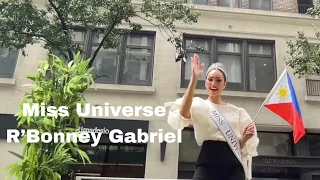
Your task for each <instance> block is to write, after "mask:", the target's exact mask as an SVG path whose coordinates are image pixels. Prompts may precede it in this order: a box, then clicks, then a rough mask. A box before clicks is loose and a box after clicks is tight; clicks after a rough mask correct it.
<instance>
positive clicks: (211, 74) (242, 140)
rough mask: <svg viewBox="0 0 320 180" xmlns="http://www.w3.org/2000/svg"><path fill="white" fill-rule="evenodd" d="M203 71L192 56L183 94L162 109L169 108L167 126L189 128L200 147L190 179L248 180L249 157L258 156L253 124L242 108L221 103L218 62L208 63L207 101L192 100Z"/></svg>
mask: <svg viewBox="0 0 320 180" xmlns="http://www.w3.org/2000/svg"><path fill="white" fill-rule="evenodd" d="M203 69H204V65H203V64H200V58H199V56H198V55H197V54H195V55H194V57H193V59H192V63H191V71H192V75H191V79H190V83H189V85H188V88H187V91H186V93H185V94H184V96H183V97H182V98H178V99H177V100H175V101H174V102H167V103H165V107H170V108H169V114H168V118H167V121H168V124H169V125H170V126H171V127H172V128H174V129H176V130H178V129H184V128H185V127H188V126H190V125H193V128H194V134H195V139H196V141H197V144H198V145H199V146H202V147H201V152H200V154H199V157H198V160H197V165H196V170H195V173H194V176H193V180H245V179H249V180H250V179H252V170H251V166H252V157H254V156H258V153H257V146H258V144H259V139H258V137H257V131H256V127H255V124H254V123H253V121H252V119H251V118H250V116H249V115H248V113H247V112H246V111H245V110H244V109H243V108H240V107H237V106H235V105H233V104H229V103H226V102H224V101H223V100H222V98H221V94H222V92H223V90H224V89H225V87H226V85H227V73H226V69H225V68H224V66H223V64H221V63H214V64H212V65H211V66H210V67H209V68H208V70H207V72H206V74H205V75H206V80H205V87H206V90H207V91H208V98H207V99H205V100H204V99H202V98H199V97H194V93H195V87H196V84H197V82H198V80H199V79H200V77H201V76H202V74H203ZM212 112H215V113H212ZM212 114H214V115H212ZM221 119H223V120H224V121H222V120H221ZM221 122H225V123H221ZM223 127H224V128H223ZM228 128H229V130H228ZM230 132H232V133H230ZM235 139H236V141H234V140H235ZM229 143H230V144H229ZM237 147H238V148H237ZM182 151H183V149H182Z"/></svg>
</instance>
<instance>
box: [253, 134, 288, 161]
mask: <svg viewBox="0 0 320 180" xmlns="http://www.w3.org/2000/svg"><path fill="white" fill-rule="evenodd" d="M258 137H259V140H260V142H259V146H258V154H259V155H262V156H292V149H291V142H292V140H291V138H290V135H289V134H287V133H271V132H258Z"/></svg>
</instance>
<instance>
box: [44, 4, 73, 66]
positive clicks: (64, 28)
mask: <svg viewBox="0 0 320 180" xmlns="http://www.w3.org/2000/svg"><path fill="white" fill-rule="evenodd" d="M48 1H49V3H50V5H51V6H52V8H53V9H54V10H55V11H56V13H57V16H58V18H59V20H60V22H61V29H62V31H63V33H64V34H65V35H66V36H68V32H67V31H68V30H67V24H66V22H65V19H64V18H63V16H62V14H61V12H60V11H59V9H58V7H57V6H56V5H55V4H54V3H53V2H52V0H48ZM67 51H68V54H69V58H70V59H69V60H72V59H73V54H72V51H71V50H70V49H69V48H68V49H67Z"/></svg>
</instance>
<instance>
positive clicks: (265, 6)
mask: <svg viewBox="0 0 320 180" xmlns="http://www.w3.org/2000/svg"><path fill="white" fill-rule="evenodd" d="M186 2H187V3H193V4H194V6H195V9H196V10H198V11H199V12H200V13H201V16H200V17H199V20H198V23H197V24H193V25H185V24H178V25H177V27H178V29H179V30H180V31H182V32H184V47H185V49H186V50H187V55H188V59H187V62H186V63H184V62H175V48H174V46H173V45H171V44H170V43H168V42H167V41H166V40H165V39H164V38H163V37H162V36H161V34H160V32H159V30H158V29H156V28H155V27H153V26H150V25H149V24H148V23H146V22H144V21H141V23H142V25H143V31H142V32H140V33H137V34H131V35H130V36H128V37H124V39H123V41H124V43H122V47H121V49H123V51H126V52H130V53H133V54H135V55H137V56H143V57H147V59H148V60H149V61H143V62H142V61H135V60H131V59H130V58H126V57H122V56H121V57H120V56H118V55H117V53H116V51H115V50H112V49H110V50H104V49H102V50H100V52H99V54H98V56H97V58H96V60H95V62H94V66H95V67H96V71H97V72H98V73H99V72H108V75H109V78H101V79H99V80H98V81H97V82H96V83H97V84H96V87H97V90H95V89H93V88H92V89H89V90H88V91H86V92H85V96H86V99H87V100H88V101H89V103H90V104H94V105H100V106H104V105H105V103H109V104H110V105H114V106H122V107H123V106H128V105H129V106H133V107H134V106H151V107H156V106H163V104H164V103H165V102H168V101H174V100H175V99H177V98H179V97H182V96H183V94H184V92H185V91H186V87H187V85H188V81H189V78H190V56H192V55H193V53H198V54H199V56H200V58H201V61H202V62H203V63H204V64H205V68H207V67H208V66H209V65H210V64H212V63H213V62H218V61H219V62H222V63H224V64H225V65H226V68H227V71H228V85H227V88H226V90H225V91H224V94H223V98H224V100H225V101H226V102H228V103H232V104H234V105H236V106H239V107H243V108H245V109H246V111H247V112H248V113H249V114H250V116H251V117H252V118H253V117H254V116H255V115H256V113H257V112H258V110H259V108H260V107H261V105H262V103H263V101H264V100H265V98H266V97H267V95H268V92H269V91H270V90H271V88H272V87H273V85H274V83H275V82H276V80H277V78H278V77H279V76H280V74H281V72H282V71H283V70H284V68H285V63H284V61H285V59H286V58H287V54H286V51H287V50H288V48H287V45H286V39H288V38H294V37H295V36H296V35H297V30H301V29H302V30H303V31H304V32H305V34H306V36H307V37H309V38H310V40H311V41H313V42H315V43H317V39H316V38H314V28H313V25H316V26H318V27H319V25H320V23H319V22H318V21H317V20H315V19H313V18H311V17H309V16H307V15H304V14H303V13H305V12H306V9H307V8H308V7H312V6H313V4H314V3H315V2H313V1H312V0H310V1H307V0H304V1H303V0H301V1H300V0H285V1H283V0H242V1H241V0H238V1H237V0H188V1H186ZM137 3H138V2H137ZM39 5H40V6H41V5H43V4H41V2H40V1H39ZM94 33H95V32H94V31H90V32H89V31H82V30H79V31H77V32H76V34H75V35H76V36H75V41H77V42H78V43H79V44H82V45H84V46H85V47H86V52H85V53H86V55H88V56H90V55H91V54H92V52H93V50H95V48H96V47H97V43H99V39H98V38H96V36H94ZM100 40H101V39H100ZM193 44H197V45H201V46H202V47H203V48H204V49H203V51H198V50H197V49H195V48H194V47H193V46H192V45H193ZM26 51H27V54H28V56H22V53H21V52H20V51H18V50H16V51H13V50H12V51H9V50H8V49H6V48H1V49H0V55H1V59H0V138H1V139H0V147H1V148H0V154H1V161H0V168H3V167H5V166H7V165H9V164H10V163H12V162H14V161H16V160H17V159H16V158H15V157H14V156H12V155H11V154H10V153H8V150H13V151H16V152H21V151H22V149H23V146H22V145H21V144H8V143H7V142H6V130H7V129H14V128H16V121H15V118H14V117H13V115H14V114H15V113H16V112H17V111H18V104H19V103H20V101H21V100H22V97H23V95H24V91H29V89H28V88H26V87H24V86H21V85H23V84H28V83H30V81H29V80H28V79H26V78H25V75H26V74H32V73H36V71H37V65H38V64H37V60H42V59H45V58H46V56H47V52H46V51H45V50H43V49H42V48H41V45H39V44H36V45H32V46H28V47H27V49H26ZM289 72H290V73H292V70H291V69H289ZM291 77H292V80H293V85H294V88H295V90H296V94H297V98H298V101H299V103H300V108H301V111H302V115H303V120H304V124H305V128H306V131H307V135H306V136H305V137H304V138H303V139H302V140H301V141H300V142H299V143H298V144H293V139H292V130H291V127H290V126H289V125H288V123H286V122H285V121H284V120H282V119H280V118H279V117H278V116H277V115H275V114H273V113H272V112H270V111H268V110H266V109H265V108H262V110H261V112H260V113H259V114H258V116H257V118H256V120H255V123H256V125H257V128H258V136H259V138H260V145H259V149H258V153H259V156H258V157H256V158H255V159H254V161H253V170H254V173H253V174H254V179H256V180H266V179H268V180H271V179H272V180H273V179H274V180H280V179H281V180H289V179H290V180H298V179H301V180H319V179H320V171H318V170H320V118H319V110H320V77H319V76H308V77H303V78H301V79H299V78H297V77H294V76H293V75H292V76H291ZM203 80H204V77H203V78H202V79H201V80H200V82H199V83H198V86H197V90H196V96H198V97H202V98H206V90H205V88H204V81H203ZM83 126H84V128H96V127H97V128H100V129H103V128H107V129H121V130H122V131H123V132H137V129H142V130H143V131H144V132H149V133H150V132H159V129H162V131H163V133H166V132H175V131H174V130H173V129H172V128H171V127H170V126H169V125H168V124H167V122H166V116H165V117H158V116H151V117H147V116H143V115H141V116H138V117H134V116H133V117H126V116H122V115H121V113H120V115H119V116H112V115H110V116H105V117H99V118H97V117H88V120H87V123H86V124H85V125H83ZM175 133H176V132H175ZM83 149H85V150H86V152H87V153H88V154H89V155H90V157H91V159H92V161H93V164H92V165H75V166H74V167H73V168H74V169H76V170H77V172H78V174H79V176H88V175H91V176H110V177H139V178H155V179H177V178H179V179H190V178H192V175H193V172H194V169H195V162H196V159H197V155H198V153H199V150H200V147H198V146H197V145H196V142H195V139H194V134H193V130H192V127H190V128H185V129H184V130H183V131H182V143H180V144H179V143H150V142H149V143H142V144H123V143H118V144H113V143H111V142H110V141H109V140H108V138H106V137H105V136H103V138H102V140H101V141H100V144H99V145H98V146H97V147H95V148H92V147H90V146H89V145H83ZM5 175H6V174H0V179H4V177H5Z"/></svg>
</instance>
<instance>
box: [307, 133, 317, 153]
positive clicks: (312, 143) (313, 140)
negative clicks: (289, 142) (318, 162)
mask: <svg viewBox="0 0 320 180" xmlns="http://www.w3.org/2000/svg"><path fill="white" fill-rule="evenodd" d="M307 140H308V146H309V155H310V156H319V157H320V134H312V135H308V136H307Z"/></svg>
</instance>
